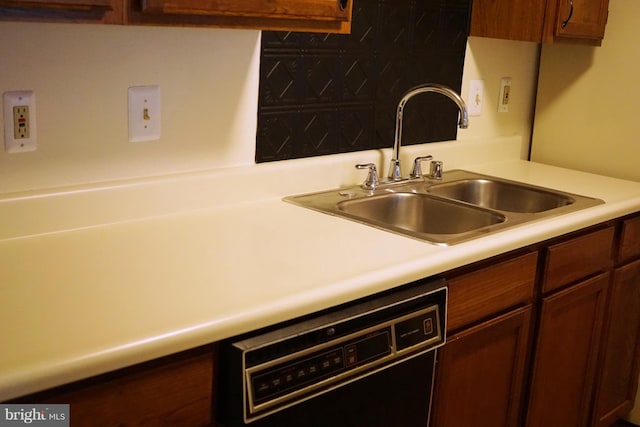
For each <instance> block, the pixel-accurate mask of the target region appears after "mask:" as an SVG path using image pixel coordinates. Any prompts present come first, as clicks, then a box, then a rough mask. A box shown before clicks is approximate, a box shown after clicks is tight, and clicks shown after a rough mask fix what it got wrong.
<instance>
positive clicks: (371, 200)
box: [285, 170, 604, 245]
mask: <svg viewBox="0 0 640 427" xmlns="http://www.w3.org/2000/svg"><path fill="white" fill-rule="evenodd" d="M285 200H286V201H288V202H291V203H294V204H297V205H300V206H304V207H307V208H310V209H315V210H318V211H321V212H324V213H328V214H331V215H336V216H339V217H343V218H347V219H350V220H354V221H358V222H360V223H363V224H366V225H370V226H373V227H377V228H380V229H383V230H387V231H391V232H394V233H398V234H402V235H405V236H409V237H413V238H416V239H420V240H424V241H427V242H430V243H434V244H438V245H452V244H456V243H460V242H463V241H467V240H471V239H474V238H478V237H482V236H486V235H488V234H491V233H496V232H498V231H502V230H505V229H508V228H510V227H514V226H516V225H521V224H524V223H527V222H531V221H535V220H537V219H540V218H546V217H549V216H556V215H563V214H566V213H569V212H575V211H577V210H581V209H585V208H588V207H592V206H596V205H599V204H602V203H604V202H603V201H602V200H599V199H594V198H591V197H586V196H581V195H577V194H570V193H566V192H562V191H557V190H552V189H548V188H542V187H538V186H534V185H529V184H525V183H519V182H514V181H509V180H505V179H501V178H496V177H492V176H487V175H481V174H477V173H474V172H469V171H463V170H452V171H448V172H445V173H444V175H443V178H442V180H430V179H425V180H411V181H404V182H400V183H393V184H388V185H382V186H380V187H379V188H378V189H376V190H373V191H372V190H363V189H362V188H360V187H350V188H345V189H336V190H331V191H324V192H320V193H312V194H303V195H299V196H290V197H286V198H285Z"/></svg>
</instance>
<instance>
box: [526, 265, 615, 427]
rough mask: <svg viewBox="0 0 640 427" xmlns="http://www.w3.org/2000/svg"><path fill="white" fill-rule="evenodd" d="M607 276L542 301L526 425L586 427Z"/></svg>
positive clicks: (588, 281)
mask: <svg viewBox="0 0 640 427" xmlns="http://www.w3.org/2000/svg"><path fill="white" fill-rule="evenodd" d="M609 277H610V274H609V273H605V274H601V275H599V276H596V277H593V278H591V279H589V280H586V281H584V282H581V283H579V284H577V285H575V286H572V287H570V288H568V289H565V290H563V291H560V292H558V293H556V294H553V295H551V296H549V297H546V298H544V299H543V301H542V307H541V313H540V325H539V330H538V338H537V344H536V349H535V356H534V364H533V374H532V379H531V393H530V397H529V410H528V413H527V424H526V425H527V427H584V426H586V425H587V422H588V419H589V414H590V412H591V411H590V403H591V393H592V390H593V383H594V377H595V369H596V362H597V358H598V350H599V347H600V336H601V331H602V321H603V319H604V308H605V298H606V290H607V284H608V282H609Z"/></svg>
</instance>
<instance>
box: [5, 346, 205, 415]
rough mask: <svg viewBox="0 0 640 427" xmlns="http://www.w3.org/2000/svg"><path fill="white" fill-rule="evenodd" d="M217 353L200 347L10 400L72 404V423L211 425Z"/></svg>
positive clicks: (29, 402)
mask: <svg viewBox="0 0 640 427" xmlns="http://www.w3.org/2000/svg"><path fill="white" fill-rule="evenodd" d="M215 352H216V349H215V347H214V346H210V345H209V346H205V347H199V348H196V349H193V350H188V351H185V352H182V353H178V354H174V355H171V356H167V357H164V358H161V359H156V360H152V361H150V362H146V363H142V364H140V365H135V366H133V367H130V368H124V369H122V370H120V371H116V372H112V373H108V374H105V375H101V376H98V377H93V378H89V379H86V380H82V381H79V382H77V383H73V384H69V385H67V386H62V387H59V388H56V389H52V390H48V391H44V392H42V393H38V394H35V395H30V396H25V397H23V398H21V399H18V400H16V401H14V402H10V403H28V404H31V403H39V404H48V403H67V404H70V405H71V425H72V426H91V427H113V426H176V427H177V426H179V427H203V426H213V425H214V424H212V423H214V420H213V407H214V403H213V399H214V398H213V388H214V386H213V378H214V359H215V357H216V353H215ZM36 424H37V423H35V424H34V425H36Z"/></svg>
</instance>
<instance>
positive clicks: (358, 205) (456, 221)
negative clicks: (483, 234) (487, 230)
mask: <svg viewBox="0 0 640 427" xmlns="http://www.w3.org/2000/svg"><path fill="white" fill-rule="evenodd" d="M337 208H338V210H340V211H342V212H344V213H346V214H348V215H350V216H353V217H356V218H359V219H363V220H366V221H370V222H371V223H375V224H377V225H385V226H388V227H393V228H399V229H402V230H407V231H409V232H413V233H418V234H424V233H426V234H458V233H466V232H468V231H472V230H476V229H479V228H482V227H486V226H489V225H494V224H498V223H501V222H503V221H504V220H505V217H504V216H503V215H500V214H497V213H495V212H491V211H488V210H484V209H474V208H472V207H469V206H464V205H460V204H456V203H452V202H450V201H446V200H441V199H437V198H434V197H431V196H429V195H426V194H416V193H386V194H381V195H377V196H372V197H367V198H362V199H356V200H347V201H344V202H340V203H338V205H337Z"/></svg>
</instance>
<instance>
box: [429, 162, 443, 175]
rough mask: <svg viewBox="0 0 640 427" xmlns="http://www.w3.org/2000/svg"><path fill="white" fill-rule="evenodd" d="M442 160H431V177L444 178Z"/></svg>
mask: <svg viewBox="0 0 640 427" xmlns="http://www.w3.org/2000/svg"><path fill="white" fill-rule="evenodd" d="M442 169H443V166H442V162H441V161H439V160H433V161H432V162H431V168H430V169H429V178H431V179H442V172H443V170H442Z"/></svg>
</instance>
